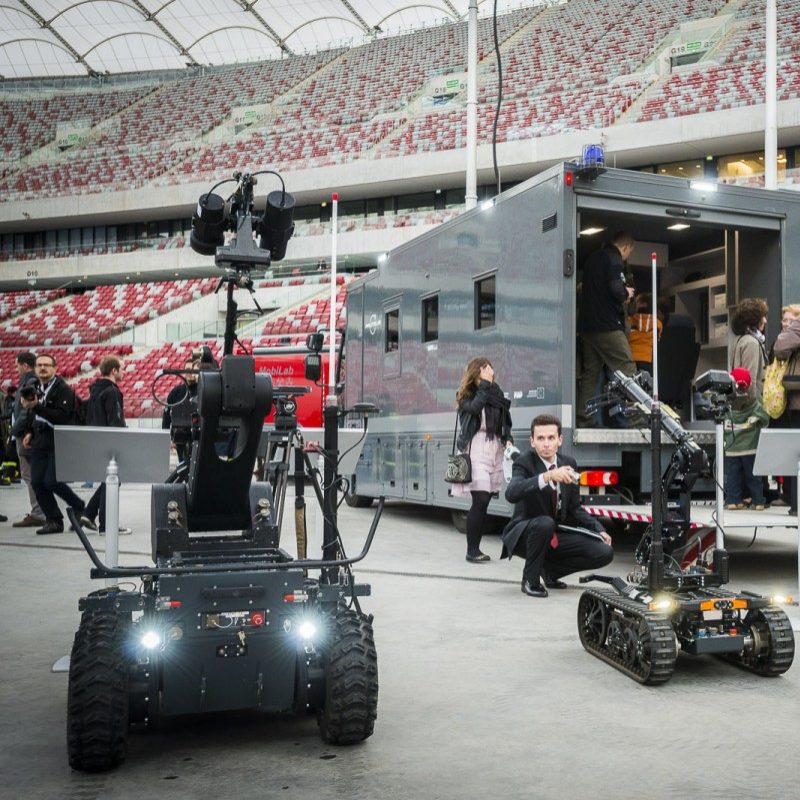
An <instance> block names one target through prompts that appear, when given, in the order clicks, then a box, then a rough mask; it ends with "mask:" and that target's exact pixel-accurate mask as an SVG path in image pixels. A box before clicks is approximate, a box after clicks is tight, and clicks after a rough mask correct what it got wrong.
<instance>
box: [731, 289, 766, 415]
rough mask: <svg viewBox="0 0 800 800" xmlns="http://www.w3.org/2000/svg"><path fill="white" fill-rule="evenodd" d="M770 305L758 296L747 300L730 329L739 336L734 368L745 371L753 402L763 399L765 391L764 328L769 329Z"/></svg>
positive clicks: (741, 306)
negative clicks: (748, 375) (748, 377)
mask: <svg viewBox="0 0 800 800" xmlns="http://www.w3.org/2000/svg"><path fill="white" fill-rule="evenodd" d="M767 311H769V308H768V307H767V303H766V301H765V300H762V299H761V298H758V297H747V298H745V299H744V300H742V301H741V302H740V303H739V305H738V306H736V308H735V309H734V311H733V316H732V317H731V330H733V332H734V333H735V334H736V336H737V337H738V338H737V340H736V343H735V344H734V346H733V358H732V363H731V369H746V370H747V371H748V372H749V373H750V378H751V381H752V383H751V384H750V389H749V390H748V395H749V396H750V397H751V399H754V400H755V399H758V400H760V399H761V397H762V395H763V392H764V370H765V369H766V368H767V350H766V347H765V344H764V342H765V337H764V328H766V326H767Z"/></svg>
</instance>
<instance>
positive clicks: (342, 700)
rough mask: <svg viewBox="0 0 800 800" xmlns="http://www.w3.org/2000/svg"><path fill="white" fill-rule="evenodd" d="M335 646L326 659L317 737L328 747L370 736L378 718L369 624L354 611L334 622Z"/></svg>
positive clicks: (374, 655)
mask: <svg viewBox="0 0 800 800" xmlns="http://www.w3.org/2000/svg"><path fill="white" fill-rule="evenodd" d="M335 628H336V630H335V631H334V632H333V633H332V637H333V639H334V643H333V645H332V646H331V649H330V651H329V653H328V656H327V658H326V679H325V680H326V690H325V701H324V702H325V706H324V707H323V708H322V709H321V710H320V712H319V716H318V720H319V727H320V733H321V735H322V738H323V739H324V740H325V741H326V742H330V743H331V744H354V743H355V742H361V741H363V740H364V739H366V738H367V737H369V736H372V732H373V730H374V728H375V719H376V718H377V716H378V655H377V653H376V652H375V642H374V639H373V633H372V624H371V623H370V622H369V620H368V619H367V618H366V617H364V616H362V615H359V614H356V613H355V612H353V611H343V612H342V611H340V612H339V613H338V614H337V615H336V618H335Z"/></svg>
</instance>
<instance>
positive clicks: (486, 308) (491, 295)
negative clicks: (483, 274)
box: [475, 275, 496, 331]
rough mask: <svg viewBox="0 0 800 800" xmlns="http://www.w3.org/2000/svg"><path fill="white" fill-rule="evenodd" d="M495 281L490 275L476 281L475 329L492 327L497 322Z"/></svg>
mask: <svg viewBox="0 0 800 800" xmlns="http://www.w3.org/2000/svg"><path fill="white" fill-rule="evenodd" d="M495 281H496V277H495V276H494V275H490V276H489V277H488V278H481V279H480V280H477V281H475V330H476V331H479V330H482V329H483V328H491V327H493V326H494V324H495V309H496V305H495Z"/></svg>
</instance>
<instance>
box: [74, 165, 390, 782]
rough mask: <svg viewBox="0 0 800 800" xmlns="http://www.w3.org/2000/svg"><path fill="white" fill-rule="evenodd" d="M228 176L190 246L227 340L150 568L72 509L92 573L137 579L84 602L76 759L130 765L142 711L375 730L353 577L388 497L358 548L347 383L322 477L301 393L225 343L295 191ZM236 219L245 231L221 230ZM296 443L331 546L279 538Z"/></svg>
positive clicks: (344, 738)
mask: <svg viewBox="0 0 800 800" xmlns="http://www.w3.org/2000/svg"><path fill="white" fill-rule="evenodd" d="M234 180H235V181H236V184H237V186H236V190H235V192H234V194H233V195H232V196H231V197H230V198H228V200H223V199H222V197H220V196H219V195H216V194H213V190H212V192H209V193H208V194H206V195H203V196H202V197H201V198H200V202H199V205H198V213H197V215H196V216H195V218H194V220H193V232H192V246H193V248H194V249H195V250H197V251H199V252H201V253H203V254H206V255H211V254H215V255H216V263H217V265H218V266H220V267H221V268H223V269H224V270H225V277H224V278H223V281H224V282H226V283H227V290H228V309H227V324H226V331H225V347H224V351H225V355H224V357H223V358H222V363H221V365H220V366H219V367H218V368H213V367H211V368H208V369H203V370H201V371H200V373H199V379H198V392H197V409H196V414H195V415H194V420H193V421H192V423H191V432H190V436H189V438H190V440H191V455H190V457H189V463H188V471H187V474H186V477H185V480H183V481H175V482H168V483H164V484H159V485H154V486H153V488H152V499H151V519H152V533H151V537H152V557H153V561H154V566H142V567H126V568H121V567H107V566H105V565H104V564H103V563H102V562H101V561H100V559H99V558H98V556H97V554H96V553H95V551H94V549H93V548H92V546H91V544H90V543H89V541H88V539H87V538H86V536H85V534H84V532H83V530H82V528H81V526H80V520H79V519H77V518H76V516H75V515H74V514H73V513H70V519H71V522H72V524H73V525H74V526H75V528H76V530H77V531H78V535H79V536H80V538H81V540H82V542H83V544H84V547H85V548H86V550H87V551H88V552H89V555H90V557H91V558H92V560H93V563H94V569H93V570H92V573H91V574H92V577H94V578H121V579H125V582H126V584H127V583H130V582H131V580H132V579H138V581H140V585H139V586H138V588H137V589H135V590H128V589H124V588H123V585H118V586H111V587H107V588H105V589H101V590H100V591H97V592H92V593H91V594H89V595H88V596H87V597H84V598H82V599H81V600H80V603H79V607H80V610H81V612H82V615H81V621H80V626H79V628H78V631H77V633H76V634H75V640H74V645H73V648H72V656H71V662H70V674H69V701H68V721H67V742H68V751H69V763H70V765H71V766H72V767H73V768H75V769H81V770H88V771H98V770H105V769H109V768H112V767H114V766H116V765H118V764H120V763H121V762H122V761H123V760H124V758H125V755H126V739H127V733H128V730H129V728H130V727H131V726H136V727H144V728H146V727H148V726H152V725H154V724H155V723H157V721H158V720H159V718H162V717H165V716H170V715H179V714H181V715H182V714H200V713H205V712H218V711H229V710H238V709H255V710H260V711H268V712H286V711H293V712H297V713H315V714H316V715H317V719H318V722H319V727H320V732H321V735H322V737H323V738H324V739H325V740H326V741H328V742H331V743H335V744H349V743H354V742H360V741H362V740H363V739H366V738H367V737H368V736H370V735H371V734H372V732H373V727H374V724H375V719H376V715H377V703H378V667H377V654H376V650H375V644H374V640H373V631H372V616H371V615H367V614H365V613H364V612H363V611H362V610H361V607H360V605H359V601H358V598H359V596H363V595H368V594H369V593H370V587H369V586H368V585H366V584H357V583H356V582H355V580H354V577H353V574H352V571H351V565H352V564H353V563H354V562H356V561H359V560H360V559H361V558H363V557H364V556H365V555H366V553H367V551H368V549H369V546H370V544H371V542H372V538H373V536H374V534H375V530H376V528H377V524H378V520H379V518H380V514H381V511H382V507H383V503H382V501H381V502H380V503H379V504H378V509H377V512H376V514H375V517H374V519H373V521H372V526H371V528H370V531H369V534H368V536H367V539H366V543H365V545H364V547H363V550H362V552H361V553H360V554H359V555H358V556H356V557H354V558H347V556H346V554H345V552H344V546H343V544H342V539H341V536H340V535H339V530H338V528H337V522H336V495H337V490H338V489H339V488H340V483H341V481H340V479H339V476H338V474H337V469H336V466H337V460H338V458H339V452H338V442H337V433H336V428H337V423H338V420H339V417H340V416H341V415H342V414H343V413H344V412H343V411H340V410H339V408H338V404H337V400H336V397H335V396H334V397H333V398H329V403H328V406H329V411H328V412H327V413H326V437H325V446H324V448H322V449H320V450H318V451H316V452H315V453H314V455H315V460H316V455H317V452H318V453H319V454H320V455H322V457H323V458H324V460H325V470H324V476H320V474H319V470H318V469H316V468H315V467H314V466H312V464H311V461H310V458H309V453H308V448H306V447H305V446H304V442H303V440H302V434H301V432H300V431H298V429H297V425H296V419H295V418H293V415H292V410H293V402H292V397H291V392H288V393H287V391H286V390H285V389H284V390H281V392H278V391H277V390H276V391H275V392H273V388H272V384H271V381H270V378H269V376H268V375H264V374H256V372H255V367H254V361H253V358H252V357H251V356H249V355H243V356H239V355H236V356H234V355H232V354H231V353H232V349H233V342H234V338H235V336H234V331H235V320H236V303H235V302H234V300H233V290H234V288H235V287H242V288H250V286H251V285H252V284H251V278H250V271H251V269H252V268H253V267H256V266H264V265H268V264H269V262H270V260H280V259H281V258H283V255H284V253H285V250H286V243H287V241H288V239H289V237H290V236H291V234H292V230H293V226H292V208H293V206H294V201H293V199H292V197H291V195H289V194H288V193H287V192H285V191H283V192H279V191H278V192H272V193H270V195H269V196H268V198H267V207H266V211H265V212H264V214H263V216H262V217H257V216H254V214H253V186H254V184H255V179H254V177H253V176H251V175H240V174H238V175H235V176H234ZM218 185H219V184H218ZM214 188H216V187H214ZM228 229H229V230H233V231H234V236H235V238H234V239H233V240H232V242H231V244H230V245H228V246H222V245H223V235H224V231H225V230H228ZM256 236H259V237H260V244H257V243H256V240H255V237H256ZM273 399H275V400H276V402H277V404H278V407H279V411H280V414H279V415H278V416H279V418H280V419H281V426H280V430H278V429H276V430H274V431H272V432H271V433H270V434H269V435H270V437H271V442H272V443H273V444H274V443H275V442H277V441H278V440H280V443H281V444H282V445H283V447H282V450H283V452H284V454H285V457H284V458H283V459H282V460H281V462H280V463H276V464H274V465H272V466H273V467H274V469H273V470H272V473H271V474H272V480H271V481H270V480H268V481H264V482H253V481H252V476H253V469H254V466H255V463H256V455H257V450H258V447H259V440H260V437H261V436H262V428H263V421H264V418H265V416H266V415H267V414H268V413H269V411H270V409H271V408H272V405H273ZM359 411H361V412H365V411H366V409H359ZM293 419H294V422H293ZM364 422H365V424H366V417H365V419H364ZM271 451H272V452H275V450H274V449H273V450H271ZM290 452H294V454H295V456H296V458H295V496H296V502H300V501H302V491H303V486H304V483H305V481H306V480H308V481H310V483H311V485H312V487H313V490H314V493H315V494H316V496H317V499H318V500H319V502H320V505H321V507H322V509H323V515H324V521H325V522H324V538H323V547H322V558H320V559H307V558H305V556H304V553H299V554H298V558H297V559H293V558H292V557H291V556H290V555H289V554H288V553H287V552H286V551H285V550H283V549H282V548H281V546H280V535H281V519H280V514H276V509H280V510H282V509H283V492H284V491H285V489H286V485H287V481H286V475H287V466H288V462H289V453H290ZM315 573H318V576H317V577H314V575H315Z"/></svg>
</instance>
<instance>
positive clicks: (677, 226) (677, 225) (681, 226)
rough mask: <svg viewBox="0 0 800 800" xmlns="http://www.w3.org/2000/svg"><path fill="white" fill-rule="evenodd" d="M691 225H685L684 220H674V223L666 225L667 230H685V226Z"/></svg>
mask: <svg viewBox="0 0 800 800" xmlns="http://www.w3.org/2000/svg"><path fill="white" fill-rule="evenodd" d="M690 227H691V225H687V224H686V223H685V222H676V223H675V224H674V225H667V230H668V231H685V230H686V229H687V228H690Z"/></svg>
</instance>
